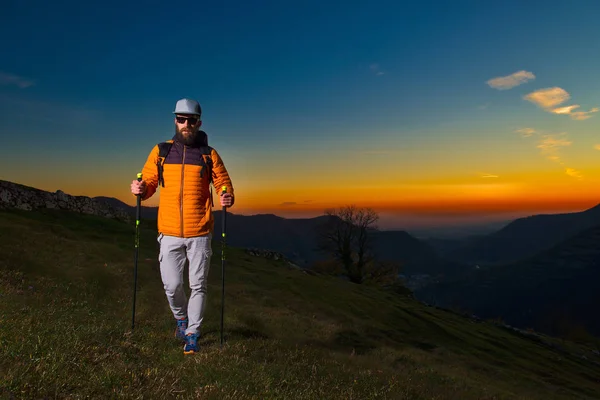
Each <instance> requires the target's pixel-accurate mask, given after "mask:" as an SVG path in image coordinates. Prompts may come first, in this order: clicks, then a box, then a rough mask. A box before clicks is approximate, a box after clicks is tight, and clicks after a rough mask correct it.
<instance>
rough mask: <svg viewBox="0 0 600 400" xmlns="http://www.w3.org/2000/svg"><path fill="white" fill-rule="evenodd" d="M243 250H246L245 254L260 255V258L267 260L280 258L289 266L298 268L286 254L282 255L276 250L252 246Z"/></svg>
mask: <svg viewBox="0 0 600 400" xmlns="http://www.w3.org/2000/svg"><path fill="white" fill-rule="evenodd" d="M245 251H246V254H249V255H251V256H254V257H262V258H267V259H269V260H277V261H278V260H282V261H284V262H286V263H287V264H288V265H289V266H290V267H293V268H298V269H300V267H299V266H297V265H296V264H294V263H293V262H291V261H290V260H289V259H288V258H287V257H286V256H284V255H283V254H281V253H279V252H277V251H272V250H264V249H257V248H253V247H252V248H247V249H246V250H245Z"/></svg>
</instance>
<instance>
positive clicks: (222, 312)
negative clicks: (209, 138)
mask: <svg viewBox="0 0 600 400" xmlns="http://www.w3.org/2000/svg"><path fill="white" fill-rule="evenodd" d="M221 193H227V186H223V188H222V192H221ZM222 218H223V221H222V229H221V238H222V239H221V347H223V315H224V314H225V246H226V242H225V235H226V231H225V230H226V227H227V223H226V221H227V207H226V206H223V217H222Z"/></svg>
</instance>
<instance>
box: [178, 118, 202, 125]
mask: <svg viewBox="0 0 600 400" xmlns="http://www.w3.org/2000/svg"><path fill="white" fill-rule="evenodd" d="M175 118H176V119H177V122H178V123H180V124H185V121H190V124H191V125H196V123H197V122H198V117H175Z"/></svg>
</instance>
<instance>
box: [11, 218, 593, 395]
mask: <svg viewBox="0 0 600 400" xmlns="http://www.w3.org/2000/svg"><path fill="white" fill-rule="evenodd" d="M133 233H134V230H133V226H132V224H124V223H121V222H118V221H115V220H111V219H108V218H103V217H98V216H93V215H81V214H76V213H70V212H67V211H60V210H38V211H22V210H3V211H0V294H1V297H2V301H0V322H1V323H2V328H3V329H2V330H0V343H1V344H2V346H1V347H0V370H2V371H3V379H2V380H1V381H0V393H1V394H2V396H3V397H5V398H13V397H14V398H45V397H49V398H65V397H69V398H84V397H85V398H87V397H93V398H98V397H101V398H107V397H127V398H133V397H135V398H141V397H144V398H161V399H162V398H171V397H173V398H174V397H176V396H177V397H179V398H203V399H213V398H215V399H216V398H236V399H249V398H253V399H254V398H255V399H270V398H299V399H300V398H301V399H323V398H328V399H338V398H339V399H366V398H412V399H431V398H436V399H465V400H468V399H513V398H529V399H544V400H546V399H572V398H579V399H586V398H587V399H591V398H594V397H596V398H597V394H598V393H600V382H598V379H597V377H598V376H599V375H600V357H599V356H598V355H597V354H596V353H594V352H593V349H592V348H586V347H584V346H579V345H574V344H572V343H569V342H565V343H564V344H563V343H561V342H560V341H558V340H553V339H551V338H548V337H544V336H541V335H539V336H538V335H531V334H529V335H528V334H525V333H521V332H518V331H515V330H512V329H507V328H504V327H501V326H497V325H495V324H493V323H491V322H486V321H477V320H472V319H468V318H466V317H463V316H461V315H457V314H454V313H451V312H448V311H444V310H440V309H437V308H434V307H427V306H425V305H423V304H421V303H420V302H418V301H416V300H413V299H411V298H409V297H405V296H401V295H398V294H394V293H391V292H385V291H382V290H378V289H376V288H370V287H364V286H357V285H353V284H351V283H349V282H346V281H343V280H339V279H334V278H327V277H322V276H318V275H317V276H313V275H310V274H307V273H305V272H304V271H302V270H298V269H294V268H288V267H286V264H285V263H283V262H277V261H271V260H265V259H261V258H257V257H252V256H250V255H247V254H246V253H244V252H243V251H242V250H241V249H234V248H229V249H228V251H227V254H228V264H227V273H226V300H225V337H226V343H225V346H224V347H223V348H220V347H219V317H220V305H221V302H220V289H221V288H220V277H221V275H220V260H219V257H218V254H219V252H220V245H219V243H218V242H215V243H214V251H215V256H214V257H213V263H212V269H211V271H210V275H209V284H210V287H209V302H208V309H207V314H206V318H207V320H206V325H205V329H204V337H203V339H202V340H201V342H200V344H201V352H200V353H199V354H196V355H194V356H186V357H184V356H183V353H182V346H181V345H180V344H179V343H178V342H176V341H175V339H174V338H173V337H172V333H173V319H172V317H171V316H170V312H169V309H168V305H167V302H166V300H165V298H164V294H163V291H162V284H161V282H160V273H159V270H158V265H157V261H156V260H157V243H156V231H155V228H154V226H147V225H146V226H143V232H142V239H141V246H142V247H141V251H140V269H139V278H138V279H139V281H138V298H137V314H136V328H135V330H134V331H133V333H132V332H131V331H130V324H131V301H132V287H133V284H132V281H133V238H134V235H133Z"/></svg>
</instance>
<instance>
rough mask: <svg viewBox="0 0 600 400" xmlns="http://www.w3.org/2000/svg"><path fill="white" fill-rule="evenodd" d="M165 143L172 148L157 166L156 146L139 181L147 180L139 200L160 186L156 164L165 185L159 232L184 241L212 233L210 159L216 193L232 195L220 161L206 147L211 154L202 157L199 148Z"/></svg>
mask: <svg viewBox="0 0 600 400" xmlns="http://www.w3.org/2000/svg"><path fill="white" fill-rule="evenodd" d="M167 142H171V143H172V146H171V149H170V151H169V153H168V154H167V156H166V158H164V160H162V163H158V162H159V146H158V145H156V146H154V148H153V149H152V151H151V152H150V154H149V155H148V159H147V160H146V163H145V164H144V168H143V169H142V179H143V180H144V181H146V192H145V193H144V195H143V196H142V200H147V199H149V198H150V197H152V195H153V194H154V193H155V192H156V190H157V188H158V185H159V181H158V164H162V168H163V173H162V176H163V180H164V182H160V183H161V185H162V184H164V187H161V189H160V201H159V206H158V231H159V232H161V233H163V234H164V235H168V236H178V237H184V238H189V237H194V236H200V235H205V234H208V233H212V231H213V229H214V219H213V215H212V208H211V206H212V200H213V199H212V193H211V191H210V181H209V177H208V173H207V162H209V161H210V160H209V157H212V177H213V185H214V187H215V188H216V189H217V191H218V194H220V193H221V188H222V187H223V186H225V187H226V188H227V193H229V194H231V195H232V196H234V192H233V186H232V184H231V179H230V178H229V174H228V173H227V169H226V168H225V165H224V164H223V160H222V159H221V157H220V156H219V153H217V151H216V150H215V149H213V148H212V147H208V150H209V152H210V155H208V154H206V155H205V154H203V152H202V150H201V148H199V147H190V146H184V145H183V144H182V143H180V142H178V141H173V140H169V141H167ZM234 199H235V197H234ZM232 205H233V203H232Z"/></svg>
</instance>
